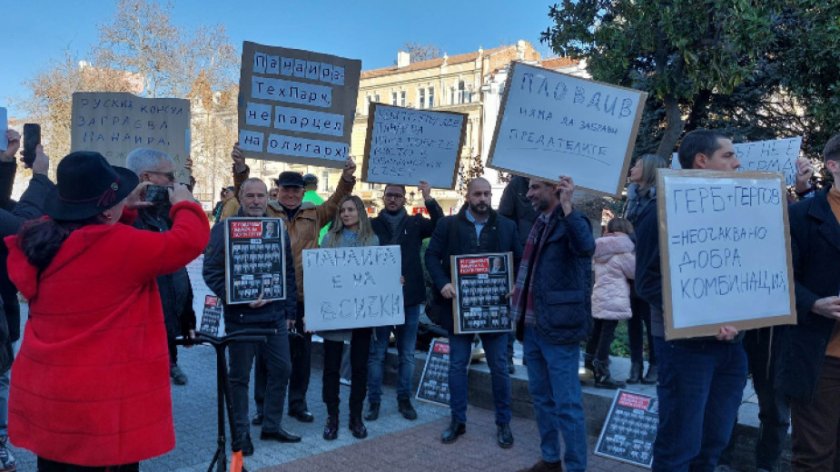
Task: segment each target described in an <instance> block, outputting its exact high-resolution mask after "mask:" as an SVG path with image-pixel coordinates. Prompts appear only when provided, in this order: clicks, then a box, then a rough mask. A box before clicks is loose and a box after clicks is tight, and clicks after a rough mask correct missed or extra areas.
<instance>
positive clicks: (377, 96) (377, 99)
mask: <svg viewBox="0 0 840 472" xmlns="http://www.w3.org/2000/svg"><path fill="white" fill-rule="evenodd" d="M373 101H374V102H376V103H379V101H380V100H379V94H378V93H377V94H374V95H373Z"/></svg>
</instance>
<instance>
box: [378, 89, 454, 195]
mask: <svg viewBox="0 0 840 472" xmlns="http://www.w3.org/2000/svg"><path fill="white" fill-rule="evenodd" d="M368 116H369V118H368V129H367V137H366V140H365V159H364V163H363V164H362V179H363V180H364V181H365V182H374V183H382V184H403V185H417V183H418V182H419V181H421V180H425V181H426V182H428V183H429V185H431V186H432V187H435V188H446V189H452V188H455V183H456V179H457V177H458V163H459V161H460V157H461V147H462V146H463V144H464V135H465V134H466V130H467V115H466V114H464V113H455V112H443V111H428V110H414V109H412V108H403V107H396V106H391V105H383V104H381V103H371V104H370V112H369V114H368Z"/></svg>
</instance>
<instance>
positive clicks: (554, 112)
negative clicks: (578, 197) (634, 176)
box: [487, 62, 647, 195]
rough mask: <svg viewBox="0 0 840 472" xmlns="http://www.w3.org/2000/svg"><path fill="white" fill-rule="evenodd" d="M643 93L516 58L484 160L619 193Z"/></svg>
mask: <svg viewBox="0 0 840 472" xmlns="http://www.w3.org/2000/svg"><path fill="white" fill-rule="evenodd" d="M646 98H647V93H645V92H640V91H638V90H633V89H628V88H623V87H617V86H614V85H608V84H604V83H600V82H594V81H591V80H585V79H581V78H577V77H572V76H570V75H566V74H561V73H559V72H554V71H551V70H548V69H543V68H540V67H534V66H530V65H526V64H523V63H519V62H514V63H513V64H512V65H511V72H510V76H509V78H508V82H507V86H506V87H505V92H504V96H503V97H502V105H501V110H499V116H498V119H497V122H496V129H495V131H494V133H493V141H492V143H491V145H490V155H489V157H488V159H487V166H488V167H492V168H494V169H499V170H504V171H508V172H513V173H514V174H519V175H524V176H529V177H536V178H541V179H548V180H552V181H555V180H557V179H558V178H559V176H561V175H566V176H571V177H572V178H573V179H574V181H575V185H577V186H578V187H582V188H587V189H590V190H594V191H597V192H601V193H606V194H611V195H620V194H621V191H622V189H623V188H624V182H625V180H626V177H627V166H628V165H629V163H630V156H631V154H632V152H633V146H634V145H635V143H636V134H637V133H638V129H639V121H640V120H641V117H642V109H643V108H644V103H645V99H646Z"/></svg>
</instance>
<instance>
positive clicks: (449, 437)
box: [440, 420, 467, 444]
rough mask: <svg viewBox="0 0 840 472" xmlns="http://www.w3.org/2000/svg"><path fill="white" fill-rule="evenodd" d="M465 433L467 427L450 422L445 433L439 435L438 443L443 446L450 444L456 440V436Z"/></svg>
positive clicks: (453, 421)
mask: <svg viewBox="0 0 840 472" xmlns="http://www.w3.org/2000/svg"><path fill="white" fill-rule="evenodd" d="M466 432H467V425H465V424H464V423H459V422H457V421H455V420H452V421H451V422H450V423H449V427H448V428H446V431H444V432H443V434H441V435H440V442H442V443H444V444H452V443H454V442H455V441H456V440H457V439H458V436H460V435H462V434H464V433H466Z"/></svg>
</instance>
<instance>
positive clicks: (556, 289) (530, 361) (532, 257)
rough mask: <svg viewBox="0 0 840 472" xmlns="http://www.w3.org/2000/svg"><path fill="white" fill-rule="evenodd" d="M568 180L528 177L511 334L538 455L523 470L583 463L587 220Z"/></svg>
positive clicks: (590, 246)
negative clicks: (527, 227) (581, 365)
mask: <svg viewBox="0 0 840 472" xmlns="http://www.w3.org/2000/svg"><path fill="white" fill-rule="evenodd" d="M574 190H575V184H574V181H573V180H572V178H571V177H560V181H559V182H549V181H546V180H541V179H531V181H530V182H529V184H528V193H527V197H528V200H529V201H530V202H531V206H532V207H533V208H534V210H536V211H537V212H538V214H539V216H538V217H537V219H536V220H535V221H534V225H533V226H532V227H531V231H530V233H529V234H528V239H527V241H526V243H525V251H524V253H523V255H522V264H521V265H520V266H519V275H518V277H517V279H516V288H515V290H514V294H513V313H514V317H515V319H516V336H517V338H518V339H519V340H520V341H522V346H523V349H524V357H525V360H526V361H527V365H528V390H529V392H530V393H531V398H532V399H533V402H534V411H535V412H536V417H537V426H538V427H539V431H540V451H541V453H542V454H541V455H542V459H541V460H540V461H539V462H537V463H536V464H535V465H534V466H533V467H531V468H530V469H527V471H528V472H547V471H552V470H557V471H560V470H563V468H562V467H561V457H560V441H561V435H562V441H563V443H564V444H565V454H564V457H563V459H565V463H566V470H569V471H571V472H583V471H585V470H586V424H585V421H584V416H583V405H582V403H581V391H580V383H579V382H578V375H577V374H578V359H579V358H580V342H581V341H583V340H585V339H586V337H587V335H588V334H589V331H590V328H591V327H592V302H591V296H592V254H593V252H594V251H595V240H594V239H593V238H592V226H591V224H590V223H589V220H588V219H587V218H586V216H584V215H583V213H581V212H579V211H576V210H575V209H574V207H573V206H572V196H573V194H574Z"/></svg>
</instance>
